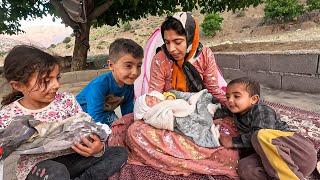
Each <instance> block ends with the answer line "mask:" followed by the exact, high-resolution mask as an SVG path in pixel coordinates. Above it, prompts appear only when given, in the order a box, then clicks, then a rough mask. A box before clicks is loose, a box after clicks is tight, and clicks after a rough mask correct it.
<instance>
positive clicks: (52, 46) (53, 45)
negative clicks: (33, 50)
mask: <svg viewBox="0 0 320 180" xmlns="http://www.w3.org/2000/svg"><path fill="white" fill-rule="evenodd" d="M55 47H57V45H55V44H51V45H50V47H49V48H55Z"/></svg>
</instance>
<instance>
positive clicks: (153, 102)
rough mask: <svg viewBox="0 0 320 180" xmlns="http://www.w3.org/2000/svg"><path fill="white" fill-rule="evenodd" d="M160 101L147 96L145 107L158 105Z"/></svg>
mask: <svg viewBox="0 0 320 180" xmlns="http://www.w3.org/2000/svg"><path fill="white" fill-rule="evenodd" d="M160 101H161V100H160V99H158V98H156V97H155V96H149V95H146V103H147V106H149V107H152V106H154V105H156V104H158V103H159V102H160Z"/></svg>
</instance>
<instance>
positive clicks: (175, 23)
mask: <svg viewBox="0 0 320 180" xmlns="http://www.w3.org/2000/svg"><path fill="white" fill-rule="evenodd" d="M167 30H174V31H175V32H176V33H177V34H178V35H180V36H186V35H187V34H186V30H185V29H184V28H183V26H182V24H181V22H180V21H179V20H177V19H176V18H174V17H172V16H169V17H167V19H166V20H165V21H164V22H163V23H162V24H161V35H162V38H163V36H164V31H167Z"/></svg>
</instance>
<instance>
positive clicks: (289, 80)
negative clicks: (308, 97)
mask: <svg viewBox="0 0 320 180" xmlns="http://www.w3.org/2000/svg"><path fill="white" fill-rule="evenodd" d="M319 85H320V79H319V78H317V77H313V76H303V75H296V74H285V75H283V77H282V89H283V90H290V91H299V92H307V93H320V86H319Z"/></svg>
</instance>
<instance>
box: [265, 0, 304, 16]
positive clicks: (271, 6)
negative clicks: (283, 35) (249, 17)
mask: <svg viewBox="0 0 320 180" xmlns="http://www.w3.org/2000/svg"><path fill="white" fill-rule="evenodd" d="M303 11H304V6H303V5H301V4H299V1H298V0H266V5H265V8H264V17H265V20H277V21H291V20H293V19H294V18H295V17H297V16H299V15H300V14H302V13H303Z"/></svg>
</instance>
